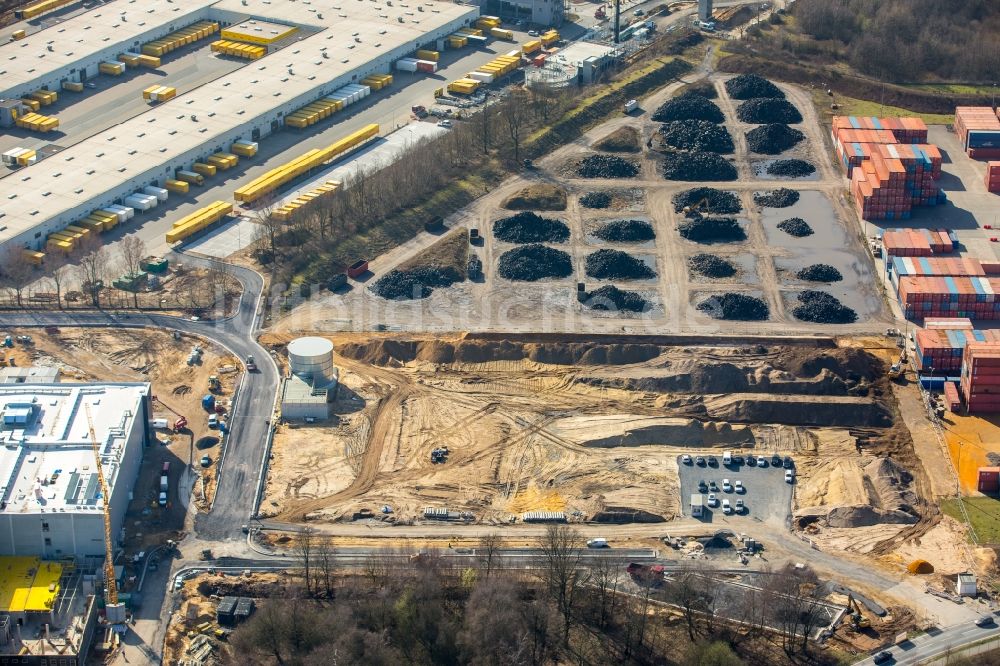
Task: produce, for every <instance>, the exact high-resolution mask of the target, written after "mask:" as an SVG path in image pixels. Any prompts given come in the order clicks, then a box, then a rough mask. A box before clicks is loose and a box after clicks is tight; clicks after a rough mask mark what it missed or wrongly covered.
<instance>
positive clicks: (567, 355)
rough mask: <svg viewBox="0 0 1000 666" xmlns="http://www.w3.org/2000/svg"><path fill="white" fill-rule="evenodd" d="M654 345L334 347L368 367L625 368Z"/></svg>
mask: <svg viewBox="0 0 1000 666" xmlns="http://www.w3.org/2000/svg"><path fill="white" fill-rule="evenodd" d="M661 351H662V350H661V349H660V347H659V346H658V345H645V344H625V345H603V344H587V343H555V342H552V343H530V344H525V343H520V342H512V341H509V340H502V341H485V340H462V341H459V342H444V341H439V340H392V339H380V340H372V341H370V342H366V343H359V342H351V343H347V344H344V345H341V346H339V347H338V348H337V353H338V354H341V355H342V356H344V357H346V358H350V359H354V360H358V361H363V362H365V363H369V364H371V365H377V366H389V365H395V364H399V363H410V362H412V361H424V362H428V363H488V362H491V361H521V360H525V359H528V360H531V361H534V362H535V363H545V364H552V365H628V364H631V363H643V362H645V361H649V360H651V359H654V358H656V357H657V356H659V355H660V353H661Z"/></svg>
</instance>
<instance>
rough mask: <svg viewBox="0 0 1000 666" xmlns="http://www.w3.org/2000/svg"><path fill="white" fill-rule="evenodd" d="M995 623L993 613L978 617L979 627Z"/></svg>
mask: <svg viewBox="0 0 1000 666" xmlns="http://www.w3.org/2000/svg"><path fill="white" fill-rule="evenodd" d="M993 623H994V620H993V616H992V615H980V616H979V617H977V618H976V626H977V627H992V626H993Z"/></svg>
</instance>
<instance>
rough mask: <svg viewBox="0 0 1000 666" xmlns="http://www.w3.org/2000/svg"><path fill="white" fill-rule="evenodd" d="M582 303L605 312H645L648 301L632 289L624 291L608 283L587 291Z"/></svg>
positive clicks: (647, 307)
mask: <svg viewBox="0 0 1000 666" xmlns="http://www.w3.org/2000/svg"><path fill="white" fill-rule="evenodd" d="M583 305H584V307H587V308H590V309H591V310H601V311H605V312H615V311H625V312H645V311H646V310H648V309H649V306H650V303H649V301H647V300H646V299H645V298H643V297H642V296H641V295H640V294H638V293H636V292H634V291H625V290H622V289H619V288H618V287H616V286H614V285H613V284H609V285H605V286H603V287H601V288H599V289H596V290H594V291H591V292H588V293H587V295H586V296H585V300H584V303H583Z"/></svg>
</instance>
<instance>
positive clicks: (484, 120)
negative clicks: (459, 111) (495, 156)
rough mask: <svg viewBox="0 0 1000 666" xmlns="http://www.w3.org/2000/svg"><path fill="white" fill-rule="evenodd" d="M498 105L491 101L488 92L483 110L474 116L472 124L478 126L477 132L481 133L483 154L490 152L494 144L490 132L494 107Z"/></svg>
mask: <svg viewBox="0 0 1000 666" xmlns="http://www.w3.org/2000/svg"><path fill="white" fill-rule="evenodd" d="M494 106H496V102H494V103H493V104H491V103H490V95H489V93H487V94H486V104H484V105H483V110H482V111H480V112H479V113H477V114H476V115H474V116H473V117H472V124H473V125H475V126H476V129H477V134H478V135H479V140H480V148H481V150H482V152H483V155H489V154H490V148H491V147H492V146H493V143H492V141H491V140H490V134H491V129H492V127H491V126H492V124H493V107H494Z"/></svg>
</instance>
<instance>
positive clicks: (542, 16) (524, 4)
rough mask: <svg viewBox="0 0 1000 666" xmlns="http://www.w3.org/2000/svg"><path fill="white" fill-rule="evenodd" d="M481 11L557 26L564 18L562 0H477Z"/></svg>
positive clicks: (542, 24) (535, 23) (534, 23)
mask: <svg viewBox="0 0 1000 666" xmlns="http://www.w3.org/2000/svg"><path fill="white" fill-rule="evenodd" d="M478 4H479V6H480V7H482V9H483V13H484V14H487V15H491V16H500V17H502V18H504V19H514V20H521V21H524V22H525V23H530V24H532V25H537V26H551V27H553V28H558V27H559V26H561V25H562V24H563V21H565V20H566V9H565V4H564V2H563V0H479V2H478Z"/></svg>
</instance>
